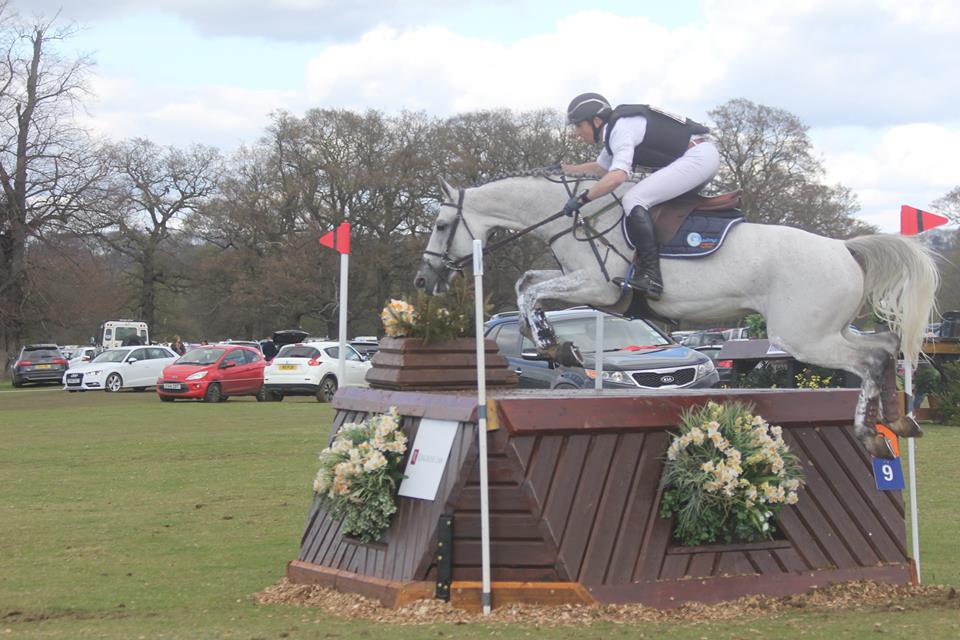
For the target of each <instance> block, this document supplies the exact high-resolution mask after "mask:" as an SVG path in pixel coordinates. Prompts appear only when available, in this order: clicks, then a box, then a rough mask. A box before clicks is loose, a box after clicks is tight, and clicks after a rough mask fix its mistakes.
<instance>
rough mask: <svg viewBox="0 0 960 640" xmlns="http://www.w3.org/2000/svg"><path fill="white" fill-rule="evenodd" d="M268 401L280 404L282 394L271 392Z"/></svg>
mask: <svg viewBox="0 0 960 640" xmlns="http://www.w3.org/2000/svg"><path fill="white" fill-rule="evenodd" d="M270 399H271V400H273V401H274V402H280V401H281V400H283V394H282V393H277V392H276V391H273V392H272V393H271V394H270Z"/></svg>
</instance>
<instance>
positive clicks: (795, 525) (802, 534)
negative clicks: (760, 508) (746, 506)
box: [777, 491, 834, 569]
mask: <svg viewBox="0 0 960 640" xmlns="http://www.w3.org/2000/svg"><path fill="white" fill-rule="evenodd" d="M803 495H804V494H803V492H802V491H801V493H800V499H801V500H802V499H803ZM777 526H778V528H779V529H780V531H781V532H782V533H783V535H785V536H786V537H787V539H788V540H789V541H790V543H791V544H792V545H793V551H794V552H795V553H796V554H797V555H798V556H799V557H800V559H801V560H802V561H803V564H804V566H803V567H801V569H828V568H830V567H832V566H834V565H833V561H832V560H830V559H829V558H827V556H826V553H825V551H824V549H823V547H822V546H821V545H820V543H819V542H818V540H817V537H819V532H817V537H814V535H813V533H811V529H809V528H808V527H807V525H806V523H805V522H804V520H803V518H801V517H800V514H799V510H798V509H796V508H795V507H791V506H786V507H784V508H783V510H781V511H780V519H779V522H778V523H777Z"/></svg>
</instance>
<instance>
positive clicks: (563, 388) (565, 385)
mask: <svg viewBox="0 0 960 640" xmlns="http://www.w3.org/2000/svg"><path fill="white" fill-rule="evenodd" d="M579 388H580V387H577V386H574V385H572V384H569V383H563V384H558V385H557V386H555V387H554V388H553V390H554V391H567V390H569V389H579Z"/></svg>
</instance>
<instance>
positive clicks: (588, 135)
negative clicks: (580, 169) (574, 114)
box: [573, 118, 599, 144]
mask: <svg viewBox="0 0 960 640" xmlns="http://www.w3.org/2000/svg"><path fill="white" fill-rule="evenodd" d="M594 120H599V118H594ZM573 135H575V136H576V137H578V138H580V139H581V140H583V141H584V142H586V143H587V144H593V127H592V126H591V125H590V121H589V120H581V121H580V122H578V123H577V124H575V125H573Z"/></svg>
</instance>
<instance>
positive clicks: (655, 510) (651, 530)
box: [631, 431, 673, 580]
mask: <svg viewBox="0 0 960 640" xmlns="http://www.w3.org/2000/svg"><path fill="white" fill-rule="evenodd" d="M669 442H670V435H669V434H667V433H665V432H663V431H661V432H656V433H652V434H650V437H649V438H648V446H652V447H653V450H654V451H656V460H657V465H656V475H655V476H654V477H653V478H651V479H650V480H648V484H649V489H648V491H650V492H653V495H651V496H650V497H649V498H648V501H647V504H649V505H650V515H649V516H648V518H647V524H646V529H645V531H644V532H643V537H642V540H643V543H642V545H641V547H640V555H639V556H638V557H637V561H636V565H635V567H634V571H633V574H632V575H631V579H632V580H644V579H647V578H646V577H647V576H649V577H650V578H652V577H653V576H655V575H657V574H658V573H659V568H660V564H661V563H662V562H663V558H664V557H665V556H666V553H667V547H668V546H670V541H671V537H672V535H673V519H672V518H671V519H667V518H661V517H660V509H659V505H660V497H661V493H662V491H661V490H660V487H659V479H660V474H661V472H662V469H663V463H662V462H661V460H662V459H663V457H664V453H665V452H666V450H667V446H668V444H669ZM651 466H652V465H651Z"/></svg>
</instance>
